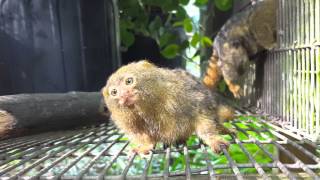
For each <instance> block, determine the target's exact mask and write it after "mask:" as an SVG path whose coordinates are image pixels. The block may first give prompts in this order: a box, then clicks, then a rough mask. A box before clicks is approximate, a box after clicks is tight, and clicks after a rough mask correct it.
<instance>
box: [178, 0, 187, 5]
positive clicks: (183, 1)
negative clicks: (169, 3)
mask: <svg viewBox="0 0 320 180" xmlns="http://www.w3.org/2000/svg"><path fill="white" fill-rule="evenodd" d="M179 3H180V4H182V5H184V6H186V5H188V4H189V0H179Z"/></svg>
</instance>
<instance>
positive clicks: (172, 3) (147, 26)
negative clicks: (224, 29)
mask: <svg viewBox="0 0 320 180" xmlns="http://www.w3.org/2000/svg"><path fill="white" fill-rule="evenodd" d="M189 1H190V0H119V10H120V36H121V43H122V46H124V47H125V48H128V47H130V46H131V45H132V44H133V43H134V42H135V35H143V36H146V37H151V38H152V39H154V40H155V41H156V42H157V44H158V46H159V48H160V49H159V50H160V52H161V54H162V55H163V56H164V57H166V58H168V59H171V58H174V57H176V56H178V55H182V54H183V52H184V50H185V49H186V48H189V47H193V48H203V47H211V45H212V41H211V39H210V38H209V37H206V36H203V35H202V33H201V32H200V28H199V27H198V22H194V20H193V18H192V17H190V16H189V15H188V14H187V12H186V10H185V8H184V7H185V6H187V5H188V4H189V3H190V2H189ZM207 3H208V0H195V1H194V5H195V6H197V7H198V8H205V7H206V5H207ZM215 4H216V6H217V7H218V8H219V9H222V10H228V8H230V7H231V6H232V0H215ZM177 29H180V30H181V31H182V32H183V33H184V34H188V35H190V36H192V37H191V38H187V39H181V37H180V36H179V35H178V32H177Z"/></svg>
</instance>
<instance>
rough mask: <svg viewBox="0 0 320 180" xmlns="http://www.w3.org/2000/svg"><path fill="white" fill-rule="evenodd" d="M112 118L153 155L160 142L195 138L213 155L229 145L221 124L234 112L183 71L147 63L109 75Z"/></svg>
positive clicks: (139, 148) (108, 99) (107, 96)
mask: <svg viewBox="0 0 320 180" xmlns="http://www.w3.org/2000/svg"><path fill="white" fill-rule="evenodd" d="M102 93H103V96H104V100H105V103H106V106H107V107H108V109H109V111H110V112H111V119H112V120H113V121H114V122H115V124H116V125H117V126H118V127H119V128H120V129H121V130H123V131H124V133H125V134H126V135H128V136H129V138H130V140H131V141H132V142H133V143H134V144H136V145H137V147H136V148H135V149H134V151H135V152H137V153H143V154H148V153H149V151H150V150H151V149H152V148H153V147H154V146H155V144H156V143H157V142H163V143H165V144H173V143H175V142H177V141H185V140H187V138H188V137H189V136H190V135H191V134H192V133H194V132H195V133H196V134H197V136H199V137H200V138H201V139H202V140H203V141H204V142H205V143H206V144H207V145H209V146H210V147H211V149H212V150H213V151H214V152H219V151H221V149H220V145H228V142H226V141H225V140H223V139H222V138H221V137H220V136H219V132H228V130H227V129H225V128H224V127H223V125H222V124H221V122H220V120H221V119H225V118H231V117H232V116H233V110H232V109H231V108H228V107H227V106H223V105H220V104H219V103H218V102H217V100H216V99H217V98H215V97H214V96H216V95H214V94H212V93H211V92H210V90H208V89H207V88H206V87H204V86H203V85H202V84H201V83H200V82H198V81H197V80H196V79H195V78H194V77H193V76H192V75H191V74H189V73H187V72H186V71H183V70H169V69H165V68H159V67H157V66H155V65H153V64H151V63H149V62H147V61H139V62H135V63H131V64H128V65H126V66H123V67H121V68H120V69H118V70H117V71H116V72H115V73H114V74H112V75H111V76H110V78H109V79H108V81H107V84H106V86H105V87H104V88H103V89H102Z"/></svg>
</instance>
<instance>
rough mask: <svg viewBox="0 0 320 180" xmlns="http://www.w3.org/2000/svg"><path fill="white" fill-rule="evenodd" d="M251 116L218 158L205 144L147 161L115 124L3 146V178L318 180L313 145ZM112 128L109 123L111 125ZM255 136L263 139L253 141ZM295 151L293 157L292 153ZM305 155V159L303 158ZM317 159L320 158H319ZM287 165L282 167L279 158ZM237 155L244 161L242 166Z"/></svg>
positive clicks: (162, 152)
mask: <svg viewBox="0 0 320 180" xmlns="http://www.w3.org/2000/svg"><path fill="white" fill-rule="evenodd" d="M239 113H241V114H246V113H247V115H248V116H250V118H247V119H237V120H234V121H232V122H231V123H230V127H233V128H236V129H237V130H238V132H239V133H240V134H242V135H240V136H244V137H245V138H242V140H240V139H239V138H238V137H239V134H238V135H237V136H229V141H230V142H231V143H232V144H231V146H230V148H229V151H228V150H227V149H226V147H222V148H223V155H220V156H219V155H215V154H213V153H212V152H211V150H210V148H208V147H206V146H205V145H204V144H202V142H199V141H195V142H193V143H191V144H189V143H188V142H187V145H179V146H175V147H165V148H163V147H162V146H161V145H158V146H157V148H156V149H155V150H153V151H152V153H151V154H150V155H149V156H148V157H145V158H142V157H140V156H139V155H137V154H132V153H130V147H129V142H128V141H127V140H126V138H125V137H124V135H123V134H122V133H120V132H119V131H118V130H117V129H116V127H115V126H114V125H113V124H112V123H109V124H102V125H100V126H96V127H86V128H83V129H79V130H74V131H64V132H54V133H47V134H41V135H35V136H30V137H23V138H18V139H11V140H7V141H3V142H1V143H0V176H1V177H3V178H8V179H17V178H20V179H30V178H31V179H124V178H126V179H146V178H148V179H169V178H170V179H171V178H173V179H199V178H200V179H208V178H210V179H215V178H222V179H224V178H226V179H228V178H231V179H247V178H252V179H256V178H263V179H271V178H280V179H282V178H289V179H297V178H319V175H320V174H319V173H320V158H319V154H318V155H316V154H314V152H313V151H310V150H309V148H311V149H312V148H316V144H314V143H312V142H304V141H303V140H291V139H289V138H288V137H286V136H285V135H284V132H283V131H282V130H281V128H278V127H277V126H274V125H272V124H271V123H269V122H268V121H266V120H265V119H263V118H260V117H257V116H255V115H254V114H250V113H248V112H245V111H242V112H239ZM110 122H111V121H110ZM254 134H259V136H255V135H254ZM270 135H271V136H270ZM289 146H290V147H291V148H294V149H295V152H294V153H293V152H291V151H290V150H288V149H287V148H288V147H289ZM299 153H300V154H301V153H303V154H304V157H302V158H301V157H300V156H299ZM318 153H319V152H318ZM280 154H281V156H282V157H286V158H288V159H289V161H287V162H281V161H280V160H279V156H280ZM237 155H243V156H245V157H246V158H245V159H244V160H239V159H237V158H236V156H237Z"/></svg>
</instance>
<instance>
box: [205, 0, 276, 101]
mask: <svg viewBox="0 0 320 180" xmlns="http://www.w3.org/2000/svg"><path fill="white" fill-rule="evenodd" d="M276 2H277V0H264V1H262V2H257V3H256V4H255V5H254V6H253V7H252V8H250V9H249V10H247V11H245V12H241V13H239V14H237V15H235V16H233V17H232V18H231V19H230V20H229V21H227V22H226V24H225V25H224V26H223V27H222V28H221V30H220V32H219V33H218V34H217V36H216V38H215V40H214V45H213V53H212V56H211V58H210V60H209V65H208V68H207V71H206V75H205V76H204V78H203V83H204V84H205V85H206V86H207V87H209V88H210V89H213V88H215V87H216V85H217V83H218V82H219V80H220V77H221V76H223V78H224V80H225V81H226V84H227V85H228V87H229V90H230V91H231V92H232V93H233V95H234V97H236V98H239V97H240V96H241V94H242V91H241V87H240V82H239V77H240V76H241V73H240V72H241V71H243V70H246V68H247V66H248V65H247V64H248V61H249V57H250V56H253V55H255V54H257V53H258V52H260V51H262V50H264V49H272V48H273V47H275V44H276V37H275V34H276V18H275V15H276V7H277V6H276Z"/></svg>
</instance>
